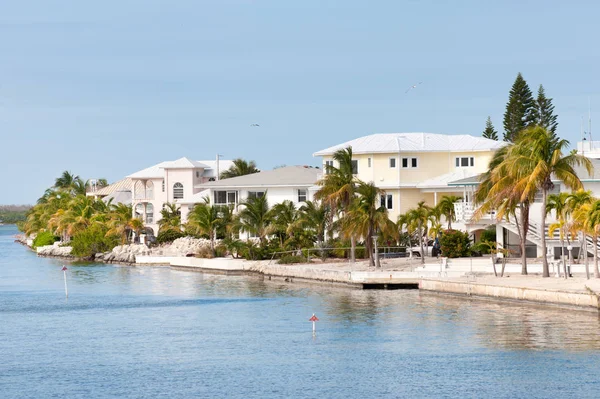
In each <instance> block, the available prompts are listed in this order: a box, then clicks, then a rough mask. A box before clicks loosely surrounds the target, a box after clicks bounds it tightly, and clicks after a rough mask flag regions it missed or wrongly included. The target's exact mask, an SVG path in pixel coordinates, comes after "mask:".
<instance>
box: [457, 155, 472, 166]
mask: <svg viewBox="0 0 600 399" xmlns="http://www.w3.org/2000/svg"><path fill="white" fill-rule="evenodd" d="M455 165H456V167H457V168H467V167H469V166H475V158H473V157H456V160H455Z"/></svg>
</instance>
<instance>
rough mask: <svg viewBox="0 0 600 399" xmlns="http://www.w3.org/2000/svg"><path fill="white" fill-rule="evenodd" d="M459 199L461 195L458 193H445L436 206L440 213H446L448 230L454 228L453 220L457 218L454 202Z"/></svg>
mask: <svg viewBox="0 0 600 399" xmlns="http://www.w3.org/2000/svg"><path fill="white" fill-rule="evenodd" d="M459 200H461V197H458V196H456V195H444V196H443V197H442V199H441V200H440V202H439V203H438V204H437V206H436V208H438V209H439V211H440V213H441V214H442V215H444V217H445V218H446V220H447V221H448V230H452V222H453V221H455V220H456V210H455V209H454V203H455V202H457V201H459Z"/></svg>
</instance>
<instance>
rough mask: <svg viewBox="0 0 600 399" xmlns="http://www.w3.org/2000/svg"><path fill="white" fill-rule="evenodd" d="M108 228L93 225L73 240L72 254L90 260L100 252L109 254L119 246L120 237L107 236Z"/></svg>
mask: <svg viewBox="0 0 600 399" xmlns="http://www.w3.org/2000/svg"><path fill="white" fill-rule="evenodd" d="M107 231H108V228H107V227H105V226H103V225H101V224H93V225H91V226H90V227H88V228H87V229H85V230H83V231H82V232H80V233H77V234H75V235H74V236H73V238H72V239H71V247H73V250H72V252H71V253H72V254H73V255H75V256H79V257H82V258H89V257H91V256H92V255H94V254H96V253H98V252H107V251H110V250H112V249H113V248H114V247H116V246H117V245H119V241H120V237H119V236H118V235H110V236H107V235H106V232H107Z"/></svg>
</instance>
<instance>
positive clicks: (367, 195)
mask: <svg viewBox="0 0 600 399" xmlns="http://www.w3.org/2000/svg"><path fill="white" fill-rule="evenodd" d="M356 192H357V194H358V197H356V198H355V199H354V201H353V202H352V204H351V206H350V209H349V210H348V212H347V213H346V215H345V216H344V218H343V219H342V220H343V222H342V226H343V229H344V232H343V233H345V235H353V234H356V235H360V236H361V237H363V238H364V240H365V247H366V248H367V252H368V253H369V263H370V264H371V266H377V267H379V266H380V265H375V258H374V254H373V236H374V235H375V234H377V233H378V232H379V231H386V232H387V231H388V230H390V227H391V226H390V220H389V218H388V212H387V208H386V207H385V206H381V202H380V198H381V195H382V194H383V193H384V192H383V191H382V190H381V189H379V188H377V187H376V186H375V184H374V183H372V182H371V183H364V182H360V183H359V185H358V187H357V189H356Z"/></svg>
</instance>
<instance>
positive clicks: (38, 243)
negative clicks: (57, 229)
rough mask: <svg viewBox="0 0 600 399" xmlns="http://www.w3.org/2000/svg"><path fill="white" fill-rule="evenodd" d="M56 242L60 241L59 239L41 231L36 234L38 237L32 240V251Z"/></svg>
mask: <svg viewBox="0 0 600 399" xmlns="http://www.w3.org/2000/svg"><path fill="white" fill-rule="evenodd" d="M58 240H60V238H58V237H57V236H55V235H54V234H52V233H51V232H49V231H43V232H41V233H38V235H37V236H36V237H35V239H34V240H33V244H32V246H33V249H36V248H37V247H43V246H45V245H52V244H54V243H55V242H56V241H58Z"/></svg>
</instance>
